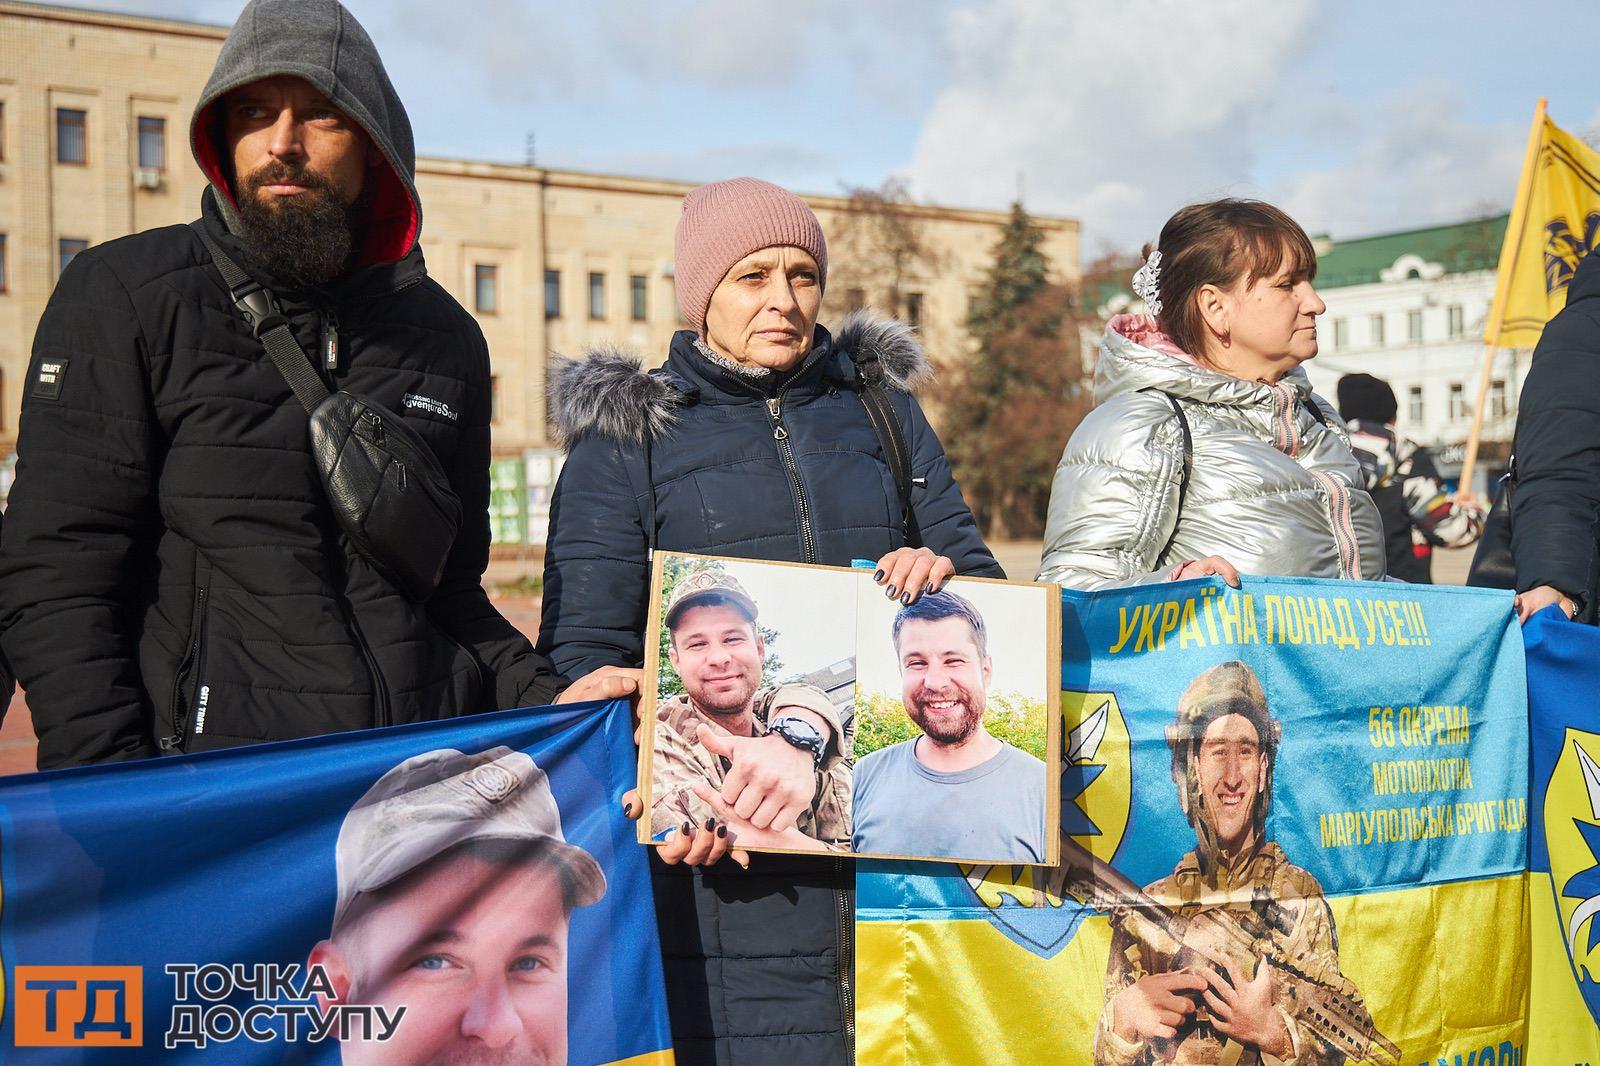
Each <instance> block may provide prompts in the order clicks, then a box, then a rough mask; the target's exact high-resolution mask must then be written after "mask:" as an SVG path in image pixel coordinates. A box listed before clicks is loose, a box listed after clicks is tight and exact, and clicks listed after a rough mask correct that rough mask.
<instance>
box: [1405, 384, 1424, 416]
mask: <svg viewBox="0 0 1600 1066" xmlns="http://www.w3.org/2000/svg"><path fill="white" fill-rule="evenodd" d="M1406 419H1407V420H1408V421H1410V422H1411V424H1412V425H1417V426H1420V425H1421V424H1422V386H1421V385H1413V386H1411V388H1409V389H1408V390H1406Z"/></svg>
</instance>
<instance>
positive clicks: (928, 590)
mask: <svg viewBox="0 0 1600 1066" xmlns="http://www.w3.org/2000/svg"><path fill="white" fill-rule="evenodd" d="M922 594H923V595H924V596H931V595H933V582H932V581H930V582H928V583H927V584H926V585H924V586H922Z"/></svg>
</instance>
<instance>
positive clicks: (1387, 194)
mask: <svg viewBox="0 0 1600 1066" xmlns="http://www.w3.org/2000/svg"><path fill="white" fill-rule="evenodd" d="M1463 110H1464V109H1463V106H1462V104H1461V102H1460V100H1459V94H1458V93H1457V92H1456V91H1454V90H1452V89H1449V88H1446V87H1443V86H1438V85H1416V86H1411V87H1409V88H1407V89H1405V90H1403V91H1401V92H1399V93H1397V94H1395V95H1394V96H1393V97H1391V98H1389V99H1386V100H1385V101H1384V102H1383V105H1382V106H1381V107H1376V108H1369V109H1368V118H1367V122H1366V123H1365V128H1364V129H1362V130H1361V131H1360V133H1359V134H1358V135H1357V136H1354V137H1351V138H1349V140H1348V141H1347V142H1346V143H1345V144H1344V145H1343V151H1342V152H1341V153H1340V154H1341V155H1342V156H1343V158H1344V161H1343V162H1342V163H1340V164H1338V165H1335V166H1330V167H1326V168H1322V169H1306V170H1300V171H1298V172H1293V173H1290V174H1288V175H1286V176H1285V177H1284V178H1283V179H1282V180H1281V182H1280V183H1278V188H1277V189H1275V193H1276V196H1275V199H1276V200H1277V202H1278V203H1280V204H1281V205H1282V206H1283V208H1284V210H1286V211H1288V212H1289V213H1290V214H1291V215H1293V216H1294V217H1295V218H1297V219H1299V220H1300V221H1301V223H1303V224H1304V225H1305V226H1306V228H1307V229H1310V230H1312V231H1314V232H1326V233H1332V234H1334V235H1336V236H1345V237H1349V236H1357V235H1362V234H1368V233H1376V232H1382V231H1384V230H1387V229H1396V228H1403V227H1410V226H1426V225H1431V224H1434V223H1439V222H1453V221H1456V220H1459V219H1463V218H1468V217H1471V216H1474V215H1478V214H1482V213H1485V212H1493V211H1504V210H1507V209H1509V207H1510V205H1511V199H1512V196H1513V194H1514V192H1515V189H1516V183H1517V175H1518V173H1519V172H1520V169H1521V166H1522V157H1523V153H1524V151H1525V149H1526V147H1527V126H1526V125H1525V124H1518V123H1511V122H1504V123H1495V124H1487V123H1479V122H1473V121H1469V120H1468V119H1466V118H1464V117H1463V114H1462V112H1463ZM1530 117H1531V116H1530Z"/></svg>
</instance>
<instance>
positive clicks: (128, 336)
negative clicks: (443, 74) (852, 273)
mask: <svg viewBox="0 0 1600 1066" xmlns="http://www.w3.org/2000/svg"><path fill="white" fill-rule="evenodd" d="M285 9H289V13H290V14H292V15H293V16H294V21H293V22H292V24H282V16H283V15H284V12H285ZM316 42H321V46H320V47H316V46H314V45H315V43H316ZM319 63H323V64H327V67H325V68H323V67H318V66H317V64H319ZM319 70H320V71H321V80H319V81H318V87H319V88H321V89H322V90H323V92H324V93H326V94H327V95H329V96H330V98H332V99H333V100H334V101H335V102H337V103H339V104H340V105H341V107H344V108H345V109H346V110H347V111H348V113H350V114H352V115H353V116H357V117H358V119H359V120H360V121H362V123H363V125H366V124H367V123H368V122H370V121H371V119H370V115H372V114H381V115H382V116H383V118H384V122H385V123H386V124H385V125H383V126H381V127H377V126H373V127H370V128H369V133H371V134H372V135H373V140H374V143H375V144H377V145H378V146H379V148H380V150H381V151H382V153H383V155H384V159H385V162H387V163H388V164H389V166H388V167H387V168H386V167H382V166H380V167H376V168H373V169H371V170H369V171H368V174H369V181H371V182H373V186H372V187H371V188H369V190H368V202H369V204H370V206H371V212H370V214H369V217H370V219H371V222H370V223H369V225H368V226H367V227H366V229H365V237H366V240H365V243H364V245H363V247H362V250H361V256H362V259H363V261H364V262H365V263H366V264H367V265H364V266H360V267H359V268H357V269H354V270H352V271H351V272H350V273H348V274H347V275H345V276H344V277H342V278H339V279H337V280H336V281H335V282H333V283H331V284H329V285H328V286H326V288H324V289H322V290H320V291H316V292H290V291H287V290H285V289H284V288H283V287H282V286H281V285H279V284H278V283H276V281H275V279H273V278H270V277H266V276H264V275H261V272H260V271H259V270H258V269H257V268H255V267H253V266H252V264H251V259H250V255H249V253H248V251H247V249H246V248H245V247H244V246H243V245H242V244H241V242H240V241H238V240H237V239H236V238H235V237H234V236H233V235H232V233H231V232H230V229H229V220H230V219H231V217H232V210H231V206H230V202H229V200H228V199H227V197H228V195H229V194H228V193H227V192H226V188H227V185H226V181H225V180H224V179H223V176H222V174H221V171H220V169H219V168H218V167H217V164H216V160H217V158H219V156H218V153H217V152H216V151H215V147H216V146H215V144H213V143H211V142H209V141H207V140H206V139H205V138H206V137H207V136H208V131H210V130H211V129H212V123H211V120H210V119H209V117H208V108H209V106H210V101H212V100H214V99H215V97H216V95H217V94H218V93H220V92H221V91H223V90H224V89H225V88H227V87H231V86H233V85H238V84H242V83H243V82H247V81H250V80H254V79H255V78H258V77H264V76H266V75H268V74H272V73H278V72H283V71H288V72H291V73H295V74H298V75H300V76H302V77H306V78H308V79H316V78H317V76H318V71H319ZM334 70H338V71H340V73H341V76H342V77H343V79H344V80H342V81H341V80H340V78H336V77H335V76H334V74H333V71H334ZM219 86H221V88H219ZM352 92H361V93H365V94H367V95H368V96H369V97H371V98H368V99H365V100H363V99H360V98H357V97H353V96H352V95H351V93H352ZM384 94H387V96H386V97H385V95H384ZM195 128H196V147H197V155H198V156H199V158H200V160H201V162H202V164H203V165H207V166H208V168H209V171H210V173H211V175H212V178H213V185H212V187H211V188H210V189H208V190H207V193H206V201H205V210H204V219H203V224H204V225H205V226H206V227H207V229H208V230H209V232H210V233H211V234H212V235H213V236H214V237H215V238H216V239H217V240H218V241H219V243H221V244H222V245H223V246H224V247H225V248H226V249H227V250H228V251H229V253H230V255H232V256H233V257H234V258H235V259H236V260H237V261H238V262H239V263H240V264H241V265H242V266H244V267H245V269H246V270H250V271H252V272H253V273H255V274H256V275H257V277H258V280H260V281H261V282H263V283H264V284H266V285H268V286H269V287H271V288H274V289H275V290H277V291H278V295H279V297H280V300H281V302H282V303H283V306H284V311H285V313H286V315H287V316H288V318H289V320H290V322H291V324H292V326H293V328H294V331H295V334H296V336H297V337H298V339H299V340H300V343H301V344H302V346H304V347H306V348H307V350H308V351H313V352H315V351H319V350H320V349H321V346H322V344H323V343H324V342H325V340H326V338H327V336H328V334H329V333H330V331H336V333H337V338H338V366H337V368H336V369H335V370H333V371H332V372H331V373H326V374H325V377H326V378H327V379H328V383H329V385H330V387H332V388H335V389H346V390H349V391H351V392H355V393H358V394H361V395H365V396H368V397H371V398H372V399H375V400H376V401H378V402H379V403H381V404H383V405H384V406H386V407H388V408H389V409H390V410H392V411H395V412H398V413H401V414H403V415H404V416H405V417H406V419H407V421H408V422H409V423H410V424H412V425H413V426H414V427H415V428H416V429H417V430H418V431H419V432H420V433H421V434H422V436H423V437H424V438H425V439H426V440H427V441H428V443H429V445H430V446H431V447H432V448H433V449H434V451H435V453H436V454H437V456H438V458H439V460H440V462H441V463H442V464H443V465H444V467H445V469H446V470H447V471H448V472H449V474H450V477H451V481H452V483H453V485H454V487H455V489H456V491H457V493H458V494H459V495H460V497H461V502H462V511H463V514H464V516H465V517H464V520H463V523H462V528H461V532H460V534H459V536H458V538H457V541H456V544H455V547H454V549H453V551H452V553H451V557H450V560H449V563H448V567H447V572H446V576H445V580H444V583H443V585H442V586H441V587H440V589H439V590H438V592H437V593H436V594H435V595H434V596H433V598H432V599H431V600H430V601H429V602H428V604H427V605H426V606H422V605H417V604H414V603H412V602H410V601H408V600H407V599H405V598H404V597H403V596H402V595H401V594H400V593H399V592H397V591H396V590H395V589H394V588H392V587H391V586H390V585H389V584H388V583H387V582H386V581H385V580H384V579H383V578H382V577H380V576H379V575H378V574H377V573H376V572H375V571H374V570H373V569H372V568H371V567H370V566H369V565H368V564H367V563H366V562H364V561H363V560H362V559H360V558H359V557H358V556H356V555H355V553H354V552H353V551H351V550H350V549H349V547H348V544H347V543H346V541H345V539H344V537H343V535H342V534H341V533H340V532H339V531H338V529H337V526H336V524H335V521H334V518H333V516H332V514H331V512H330V511H329V509H328V507H327V505H326V503H325V501H324V498H323V494H322V488H321V485H320V483H319V481H318V478H317V472H316V469H315V468H314V466H313V464H312V459H311V454H310V448H309V445H308V441H307V430H306V423H307V415H306V412H305V409H304V408H302V407H301V406H300V404H299V403H298V402H297V401H296V400H295V398H294V396H293V395H292V394H291V393H290V391H289V386H288V384H287V383H286V382H285V381H284V379H283V378H282V376H281V375H280V374H279V373H278V371H277V370H276V369H275V368H274V367H273V365H272V363H271V362H270V361H269V360H268V359H267V357H266V355H265V353H264V352H263V350H262V347H261V344H260V343H259V342H258V341H256V340H255V339H254V338H253V337H252V336H251V334H250V331H249V330H248V328H247V327H246V326H245V324H244V322H243V320H242V319H241V318H240V316H239V315H238V313H237V312H236V311H235V309H234V307H233V305H232V302H231V300H230V299H229V295H228V292H227V290H226V288H225V287H224V285H223V282H222V278H221V276H220V275H219V274H218V272H217V270H216V268H215V266H213V265H212V263H211V261H210V259H209V257H208V255H207V254H206V251H205V248H204V246H203V245H202V244H201V242H200V240H199V238H198V236H197V235H196V234H195V233H194V232H192V231H191V230H190V228H189V227H187V226H174V227H169V228H166V229H160V230H153V231H150V232H147V233H140V234H136V235H134V236H131V237H126V238H123V239H121V240H116V241H112V242H109V243H107V244H105V245H102V246H99V247H97V248H93V249H91V250H89V251H87V252H85V253H83V254H82V255H80V256H78V257H77V258H76V259H75V260H73V262H72V264H71V265H70V266H69V267H68V268H67V269H66V271H65V272H63V274H62V277H61V280H60V282H59V283H58V285H57V287H56V291H55V294H54V295H53V296H52V297H51V300H50V303H49V306H48V307H47V308H46V310H45V314H44V316H43V318H42V320H41V321H40V324H39V330H38V334H37V336H36V338H35V342H34V353H33V362H32V365H31V367H30V369H29V373H28V379H27V381H26V383H25V385H24V388H25V390H26V391H25V393H24V397H23V408H22V421H21V426H20V434H19V440H18V446H17V451H18V466H17V477H16V482H15V484H14V486H13V488H12V490H11V498H10V508H9V511H8V514H7V517H6V522H5V529H4V539H3V545H0V621H3V623H4V625H5V627H6V628H5V634H4V648H5V652H6V654H7V655H8V656H9V658H10V660H11V662H12V665H13V666H14V668H15V669H16V672H17V675H18V677H19V678H20V680H21V681H22V683H23V685H24V687H25V688H26V689H27V693H28V704H29V707H30V709H31V710H32V712H33V715H34V723H35V727H36V728H37V730H38V734H39V765H40V766H41V767H54V766H63V765H68V764H74V763H86V762H95V761H101V760H106V759H118V758H132V757H140V756H146V755H153V754H156V753H157V752H158V751H159V750H186V751H196V750H201V749H207V748H218V747H227V746H231V745H236V744H243V743H249V742H252V741H263V740H278V739H285V738H290V737H301V736H308V735H314V734H319V733H328V732H334V731H339V730H348V729H359V728H363V727H367V726H373V725H382V724H386V723H391V722H396V723H398V722H414V721H421V720H426V719H434V718H441V717H447V716H450V715H455V714H461V713H466V712H472V711H482V710H492V709H495V708H497V707H508V706H517V705H521V704H536V703H546V702H549V700H550V699H551V698H553V696H554V695H555V694H556V692H558V691H559V688H560V685H561V682H560V679H559V678H558V677H557V676H556V675H555V674H554V672H553V671H552V670H551V669H550V668H549V664H548V662H547V661H545V660H543V659H541V658H540V657H538V656H537V655H535V654H534V652H533V649H532V647H531V646H530V645H529V644H528V642H527V641H526V639H524V638H523V637H522V636H521V635H520V634H518V633H517V632H516V630H515V629H513V628H512V627H511V626H510V624H509V623H507V622H506V621H505V620H504V619H503V618H502V617H501V616H500V615H499V613H498V612H496V611H495V609H494V608H493V606H492V605H491V604H490V603H489V601H488V598H487V596H486V595H485V593H484V591H483V589H482V587H481V585H480V578H481V575H482V572H483V569H484V566H485V564H486V562H487V559H488V548H489V526H488V516H487V507H488V493H489V489H488V473H489V471H488V462H489V425H488V423H489V365H488V352H487V350H486V347H485V345H484V341H483V336H482V333H481V332H480V331H479V330H478V328H477V324H476V323H475V322H474V321H473V319H472V318H471V316H469V315H468V314H467V313H466V312H465V311H463V310H462V308H461V307H460V305H458V304H457V303H456V302H455V301H454V300H453V299H451V298H450V296H449V295H448V294H447V293H445V292H444V290H443V289H441V288H440V287H439V286H438V285H437V284H436V283H435V282H433V281H432V280H430V279H429V278H428V276H427V272H426V270H425V268H424V265H423V261H422V254H421V251H420V250H419V249H418V248H417V247H416V245H415V239H416V233H417V230H418V228H419V227H420V224H421V211H420V207H419V206H418V205H417V204H416V201H415V194H414V191H413V187H412V184H411V181H410V173H411V168H412V166H413V162H414V161H413V158H412V155H411V135H410V128H409V125H408V124H407V122H406V118H405V113H404V111H403V110H401V109H400V108H399V102H398V100H397V99H394V98H393V90H392V89H390V88H389V87H388V81H387V78H386V77H384V76H383V71H382V67H381V64H380V63H379V61H378V59H377V54H376V52H374V51H373V50H372V47H371V42H370V41H369V40H367V38H366V35H365V34H364V33H362V32H361V30H360V27H359V26H357V25H355V23H354V20H353V19H350V18H349V16H348V14H347V13H345V12H344V11H343V10H342V9H341V8H339V6H338V5H337V4H335V3H332V2H308V0H294V2H293V3H290V4H283V3H276V4H275V3H272V2H258V3H255V4H252V5H251V6H250V7H249V8H247V9H246V11H245V13H244V15H242V16H241V17H240V20H239V24H238V26H237V27H236V28H235V30H234V34H233V36H232V37H230V38H229V42H228V44H227V45H225V46H224V49H223V54H222V58H221V59H220V60H219V62H218V69H217V73H216V75H214V76H213V79H212V85H211V86H210V87H208V89H207V94H206V96H205V97H204V98H203V99H202V102H201V106H200V108H199V111H198V113H197V116H196V120H195ZM395 205H401V206H402V207H403V206H406V205H409V210H403V211H391V209H392V208H394V207H395Z"/></svg>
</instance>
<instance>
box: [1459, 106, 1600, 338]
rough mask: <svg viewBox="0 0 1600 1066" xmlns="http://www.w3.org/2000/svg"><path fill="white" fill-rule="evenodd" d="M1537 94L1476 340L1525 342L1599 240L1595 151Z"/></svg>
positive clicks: (1599, 157)
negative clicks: (1484, 321) (1555, 118)
mask: <svg viewBox="0 0 1600 1066" xmlns="http://www.w3.org/2000/svg"><path fill="white" fill-rule="evenodd" d="M1544 107H1545V102H1544V101H1543V100H1540V101H1539V109H1538V112H1537V114H1536V115H1535V116H1534V122H1533V133H1532V134H1531V135H1530V136H1529V139H1528V155H1527V159H1526V161H1525V162H1524V163H1523V165H1522V180H1521V182H1520V184H1519V185H1518V187H1517V202H1516V205H1515V206H1514V207H1512V209H1511V219H1510V221H1509V222H1508V223H1507V225H1506V237H1505V243H1504V244H1503V245H1502V246H1501V248H1500V267H1499V273H1498V276H1497V277H1496V279H1495V294H1494V305H1493V306H1492V307H1491V308H1490V311H1489V320H1488V329H1487V331H1486V332H1485V334H1484V338H1483V339H1484V343H1485V344H1487V345H1489V346H1490V347H1491V348H1531V347H1533V346H1534V345H1535V344H1537V343H1538V341H1539V334H1540V333H1542V332H1543V331H1544V324H1545V323H1546V322H1548V321H1550V319H1551V318H1553V317H1555V314H1556V312H1558V311H1560V310H1561V309H1562V308H1563V307H1565V306H1566V305H1567V283H1568V282H1570V281H1571V280H1572V275H1573V272H1574V271H1575V270H1577V268H1578V261H1579V260H1580V259H1582V258H1583V257H1584V256H1585V255H1588V254H1589V252H1590V250H1591V249H1593V248H1594V246H1595V245H1596V244H1597V243H1600V153H1597V152H1595V150H1594V149H1593V148H1590V147H1589V146H1588V145H1586V144H1584V143H1583V142H1582V141H1580V140H1578V139H1577V138H1576V137H1574V136H1572V135H1571V134H1570V133H1567V132H1565V131H1564V130H1561V129H1559V128H1558V127H1557V126H1556V125H1555V124H1554V123H1553V122H1551V121H1550V119H1549V118H1548V117H1547V116H1546V115H1545V110H1544Z"/></svg>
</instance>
